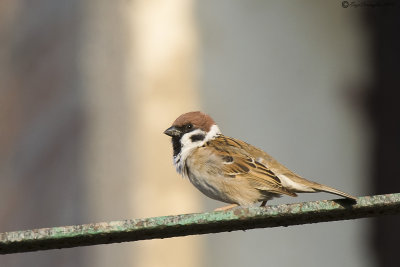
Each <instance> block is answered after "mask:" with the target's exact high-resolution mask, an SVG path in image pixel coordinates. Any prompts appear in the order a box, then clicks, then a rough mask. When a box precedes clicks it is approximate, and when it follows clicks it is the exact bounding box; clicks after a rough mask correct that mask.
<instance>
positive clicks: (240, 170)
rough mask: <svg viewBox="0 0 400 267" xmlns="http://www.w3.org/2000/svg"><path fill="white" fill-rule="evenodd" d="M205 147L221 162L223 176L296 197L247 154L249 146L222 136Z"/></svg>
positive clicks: (276, 177) (264, 189) (275, 176)
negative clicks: (244, 180) (212, 151)
mask: <svg viewBox="0 0 400 267" xmlns="http://www.w3.org/2000/svg"><path fill="white" fill-rule="evenodd" d="M205 145H206V146H208V147H209V148H211V149H213V150H214V153H213V154H214V155H217V157H218V158H219V159H220V160H221V162H222V172H223V174H224V176H227V177H231V178H235V179H246V180H247V181H248V182H249V184H250V185H251V186H253V187H254V188H257V189H258V190H262V191H268V192H271V193H276V194H285V195H289V196H297V195H296V193H294V192H291V191H290V190H289V189H287V188H285V187H284V186H283V185H282V182H281V180H280V179H279V177H278V176H277V175H276V174H275V173H274V172H273V171H272V170H271V169H269V168H268V167H267V166H266V165H265V164H263V163H261V162H260V161H258V160H257V159H256V158H255V157H253V156H252V155H251V154H250V153H249V150H248V148H249V146H251V145H249V144H247V143H245V142H243V141H240V140H237V139H234V138H230V137H227V136H223V135H220V136H218V137H217V138H215V139H213V140H211V141H209V142H207V143H206V144H205Z"/></svg>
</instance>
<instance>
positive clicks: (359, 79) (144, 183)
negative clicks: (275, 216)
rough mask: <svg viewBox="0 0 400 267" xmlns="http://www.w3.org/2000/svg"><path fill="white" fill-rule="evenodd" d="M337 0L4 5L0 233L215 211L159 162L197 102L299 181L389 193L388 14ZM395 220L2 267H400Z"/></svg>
mask: <svg viewBox="0 0 400 267" xmlns="http://www.w3.org/2000/svg"><path fill="white" fill-rule="evenodd" d="M346 3H347V4H349V2H346V1H344V2H342V1H328V2H327V1H325V2H323V1H303V2H292V1H254V0H252V1H227V0H226V1H211V0H203V1H193V0H165V1H160V0H158V1H157V0H153V1H149V0H131V1H127V0H117V1H106V0H98V1H95V2H93V1H78V0H70V1H62V0H37V1H26V0H2V1H1V2H0V232H5V231H15V230H23V229H34V228H41V227H52V226H62V225H72V224H83V223H91V222H101V221H111V220H121V219H131V218H143V217H150V216H162V215H171V214H182V213H194V212H204V211H210V210H212V209H214V208H217V207H220V206H222V205H223V203H218V202H216V201H213V200H209V199H207V198H206V197H205V196H203V195H202V194H201V193H200V192H198V191H197V189H195V188H194V187H193V186H191V185H190V183H189V181H187V180H184V179H182V178H180V176H178V174H176V173H175V170H174V167H173V165H172V148H171V144H170V140H169V138H168V137H167V136H165V135H163V133H162V132H163V130H165V129H166V128H167V127H169V126H170V124H171V123H172V122H173V121H174V120H175V118H176V117H177V116H179V115H180V114H182V113H184V112H187V111H192V110H202V111H204V112H206V113H208V114H210V115H211V116H212V117H213V118H214V120H215V121H216V122H217V123H218V124H219V126H220V128H221V129H222V131H223V133H224V134H226V135H228V136H232V137H236V138H240V139H242V140H244V141H247V142H249V143H251V144H254V145H256V146H257V147H260V148H262V149H264V150H265V151H267V152H268V153H270V154H272V155H273V156H274V157H275V158H276V159H278V160H279V161H280V162H282V163H284V164H285V165H286V166H288V167H289V168H290V169H292V170H294V171H295V172H297V173H299V174H301V175H302V176H304V177H306V178H309V179H311V180H315V181H318V182H321V183H324V184H327V185H330V186H332V187H335V188H338V189H341V190H343V191H345V192H348V193H351V194H353V195H356V196H363V195H370V194H377V193H390V192H400V182H399V179H398V177H397V173H398V169H397V168H398V166H399V160H400V156H399V155H400V154H399V151H400V139H399V137H400V118H399V117H400V115H399V114H400V112H399V111H400V110H399V109H400V105H398V101H399V97H400V90H399V88H400V78H399V77H400V75H399V69H400V68H399V62H400V56H399V47H400V42H399V34H398V29H399V27H400V16H399V12H398V11H399V5H398V4H397V3H396V2H394V1H391V0H386V2H384V4H382V5H378V6H372V7H371V6H365V5H364V6H363V5H361V6H360V5H359V6H355V5H350V6H347V8H346V5H347V4H346ZM357 3H361V4H363V3H366V2H365V1H364V2H363V1H361V2H357ZM374 3H375V4H376V3H377V2H374ZM380 3H383V2H382V1H381V2H380ZM350 4H351V3H350ZM332 198H335V196H332V195H328V194H323V193H321V194H312V195H301V196H299V197H298V198H289V197H284V198H282V199H278V200H273V201H271V202H270V204H279V203H289V202H299V201H308V200H318V199H332ZM399 224H400V218H399V216H391V217H387V218H380V219H362V220H355V221H343V222H331V223H321V224H314V225H305V226H295V227H288V228H274V229H257V230H251V231H246V232H232V233H220V234H210V235H206V236H190V237H180V238H172V239H165V240H152V241H139V242H133V243H123V244H112V245H101V246H93V247H82V248H73V249H63V250H52V251H45V252H33V253H24V254H16V255H6V256H1V257H0V266H145V267H146V266H195V267H201V266H328V267H329V266H332V267H333V266H363V267H368V266H371V267H372V266H397V264H398V262H396V261H395V260H394V257H395V255H397V253H398V239H399V237H400V234H399V227H398V225H399Z"/></svg>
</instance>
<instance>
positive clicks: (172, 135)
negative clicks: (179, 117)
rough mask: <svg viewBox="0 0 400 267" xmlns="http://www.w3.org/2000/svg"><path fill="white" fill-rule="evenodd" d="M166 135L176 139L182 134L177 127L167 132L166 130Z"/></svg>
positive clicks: (170, 128)
mask: <svg viewBox="0 0 400 267" xmlns="http://www.w3.org/2000/svg"><path fill="white" fill-rule="evenodd" d="M164 133H165V134H166V135H168V136H171V137H174V136H179V135H181V133H182V132H181V131H180V130H179V129H178V128H176V127H175V126H171V127H169V128H168V129H167V130H165V131H164Z"/></svg>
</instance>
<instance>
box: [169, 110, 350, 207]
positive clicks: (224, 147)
mask: <svg viewBox="0 0 400 267" xmlns="http://www.w3.org/2000/svg"><path fill="white" fill-rule="evenodd" d="M164 133H165V134H166V135H168V136H171V137H172V147H173V161H174V165H175V167H176V170H177V172H178V173H179V174H181V175H182V176H183V177H186V178H188V179H189V181H190V182H191V183H192V184H193V185H194V186H195V187H196V188H197V189H199V190H200V191H201V192H202V193H203V194H205V195H206V196H208V197H210V198H212V199H215V200H219V201H222V202H225V203H231V204H232V205H229V206H226V207H222V208H219V209H217V210H226V209H230V208H233V207H236V206H238V205H244V206H247V205H250V204H253V203H256V202H262V204H261V206H265V204H266V203H267V201H268V200H270V199H272V198H274V197H280V196H281V195H289V196H292V197H295V196H297V194H296V193H310V192H328V193H332V194H336V195H339V196H342V197H345V198H348V199H351V200H353V201H354V200H356V198H355V197H353V196H351V195H349V194H346V193H344V192H342V191H339V190H337V189H334V188H331V187H329V186H326V185H322V184H318V183H316V182H312V181H308V180H306V179H304V178H302V177H300V176H299V175H297V174H295V173H294V172H292V171H290V170H289V169H288V168H286V167H285V166H283V165H282V164H280V163H279V162H277V161H276V160H275V159H274V158H272V157H271V156H270V155H268V154H267V153H265V152H264V151H262V150H260V149H258V148H256V147H254V146H252V145H249V144H247V143H245V142H243V141H241V140H238V139H234V138H231V137H227V136H225V135H223V134H221V131H220V129H219V128H218V126H217V125H216V124H215V122H214V120H213V119H212V118H211V117H210V116H208V115H207V114H204V113H202V112H200V111H194V112H189V113H185V114H183V115H181V116H179V117H178V118H177V119H176V120H175V122H174V123H173V124H172V126H171V127H170V128H168V129H167V130H165V131H164Z"/></svg>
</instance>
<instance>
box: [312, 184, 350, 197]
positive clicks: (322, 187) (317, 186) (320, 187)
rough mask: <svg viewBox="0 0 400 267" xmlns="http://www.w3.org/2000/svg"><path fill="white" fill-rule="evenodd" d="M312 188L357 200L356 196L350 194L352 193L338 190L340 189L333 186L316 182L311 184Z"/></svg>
mask: <svg viewBox="0 0 400 267" xmlns="http://www.w3.org/2000/svg"><path fill="white" fill-rule="evenodd" d="M312 188H313V189H314V190H315V191H319V192H326V193H331V194H335V195H338V196H342V197H345V198H348V199H351V200H354V201H357V198H356V197H354V196H352V195H349V194H347V193H345V192H342V191H340V190H337V189H335V188H332V187H329V186H326V185H322V184H317V183H316V184H315V185H313V186H312Z"/></svg>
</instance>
